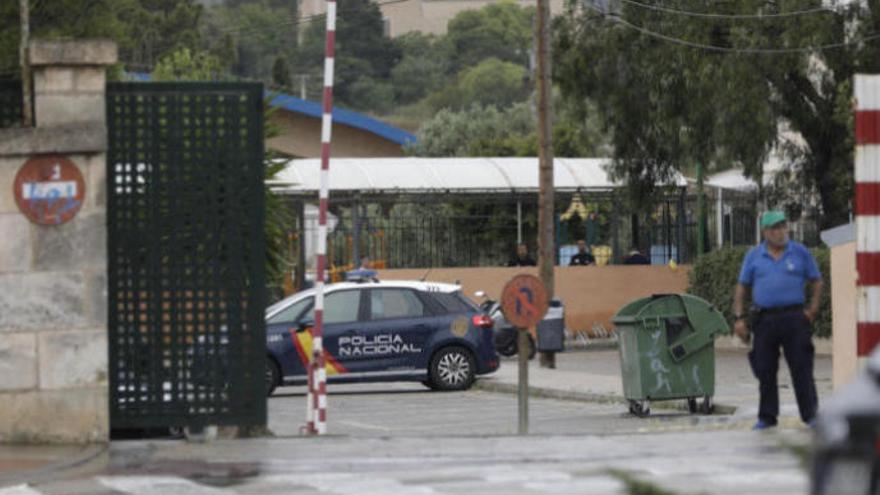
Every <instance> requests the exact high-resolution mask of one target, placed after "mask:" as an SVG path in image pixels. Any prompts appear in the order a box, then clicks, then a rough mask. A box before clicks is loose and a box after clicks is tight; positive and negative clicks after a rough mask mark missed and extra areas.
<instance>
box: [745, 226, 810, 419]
mask: <svg viewBox="0 0 880 495" xmlns="http://www.w3.org/2000/svg"><path fill="white" fill-rule="evenodd" d="M761 234H762V236H763V237H764V242H762V243H761V244H759V245H757V246H755V247H754V248H752V250H751V251H749V253H748V254H747V255H746V257H745V259H744V260H743V264H742V269H741V270H740V275H739V283H738V284H737V286H736V292H735V296H734V301H733V312H734V317H735V318H736V323H735V325H734V331H735V332H736V335H737V336H739V337H740V339H742V340H743V341H744V342H748V341H749V339H750V337H752V339H753V344H752V350H751V352H750V353H749V362H750V364H751V366H752V371H753V372H754V374H755V377H756V378H757V379H758V382H759V383H760V391H761V400H760V405H759V408H758V421H757V423H755V426H754V429H756V430H763V429H766V428H772V427H774V426H776V421H777V420H776V418H777V416H778V415H779V390H778V387H777V383H776V375H777V372H778V370H779V349H780V348H782V352H783V354H784V355H785V361H786V362H788V369H789V370H790V371H791V377H792V382H793V383H794V392H795V396H796V398H797V403H798V409H799V410H800V415H801V420H803V422H804V423H807V424H809V425H812V422H813V420H814V419H815V417H816V410H817V408H818V407H819V400H818V397H817V395H816V384H815V382H814V380H813V355H814V348H813V342H812V323H813V321H814V320H815V319H816V316H817V314H818V313H819V303H820V301H821V298H822V275H821V274H820V273H819V267H818V266H817V265H816V260H815V259H814V258H813V256H812V255H811V254H810V251H809V250H807V248H806V247H804V245H803V244H800V243H797V242H794V241H791V240H789V239H788V227H787V225H786V219H785V214H784V213H782V212H781V211H768V212H766V213H764V215H762V216H761ZM807 282H809V285H810V289H811V292H812V295H811V298H810V304H809V306H805V302H806V298H805V295H804V286H805V285H806V283H807ZM749 293H751V297H752V309H751V311H750V312H749V314H748V315H747V314H746V313H745V305H744V302H745V299H746V296H747V295H748V294H749ZM750 327H751V328H750ZM750 331H751V336H750Z"/></svg>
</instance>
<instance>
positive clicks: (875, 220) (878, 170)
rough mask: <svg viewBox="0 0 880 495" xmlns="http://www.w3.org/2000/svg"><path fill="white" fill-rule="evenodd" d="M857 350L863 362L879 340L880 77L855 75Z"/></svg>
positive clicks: (862, 362) (861, 362) (860, 360)
mask: <svg viewBox="0 0 880 495" xmlns="http://www.w3.org/2000/svg"><path fill="white" fill-rule="evenodd" d="M855 97H856V159H855V182H856V202H855V217H856V271H857V273H858V282H857V286H858V287H857V288H858V292H857V294H858V296H857V297H858V303H857V304H858V311H857V315H858V327H857V330H856V332H857V337H856V339H857V340H856V342H857V345H856V350H857V354H858V358H859V363H860V364H864V361H865V359H866V358H867V357H868V355H870V353H871V351H872V350H874V348H875V347H876V346H877V344H878V343H880V76H868V75H856V76H855Z"/></svg>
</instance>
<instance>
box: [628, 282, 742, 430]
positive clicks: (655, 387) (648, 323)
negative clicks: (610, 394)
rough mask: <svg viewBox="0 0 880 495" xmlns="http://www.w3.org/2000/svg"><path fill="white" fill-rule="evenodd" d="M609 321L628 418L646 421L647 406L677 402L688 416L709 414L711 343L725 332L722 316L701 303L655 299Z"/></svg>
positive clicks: (666, 297) (712, 374) (712, 378)
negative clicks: (615, 340)
mask: <svg viewBox="0 0 880 495" xmlns="http://www.w3.org/2000/svg"><path fill="white" fill-rule="evenodd" d="M611 321H612V322H613V323H614V325H615V326H616V327H617V332H618V336H619V341H620V345H619V350H620V367H621V376H622V378H623V395H624V397H625V398H626V400H627V402H629V409H630V412H631V413H633V414H635V415H637V416H647V415H648V414H650V413H651V401H664V400H680V399H686V400H687V402H688V409H689V410H690V411H691V413H696V412H698V411H699V412H702V413H704V414H710V413H711V412H712V410H713V405H712V397H713V396H714V395H715V352H714V350H715V337H716V335H718V334H719V333H722V332H725V331H727V329H728V326H727V322H726V321H725V320H724V316H723V315H722V314H721V312H719V311H718V310H716V309H715V308H714V307H712V305H710V304H709V303H708V302H706V301H704V300H703V299H700V298H699V297H695V296H691V295H688V294H659V295H654V296H651V297H646V298H643V299H638V300H636V301H633V302H631V303H630V304H628V305H626V306H624V307H623V308H622V309H621V310H620V311H618V312H617V314H616V315H614V317H613V318H612V319H611ZM700 398H702V399H703V400H702V403H701V404H699V407H698V403H697V399H700Z"/></svg>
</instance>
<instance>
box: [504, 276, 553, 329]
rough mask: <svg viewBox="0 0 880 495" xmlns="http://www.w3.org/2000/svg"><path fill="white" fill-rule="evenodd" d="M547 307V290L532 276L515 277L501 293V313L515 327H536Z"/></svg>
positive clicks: (539, 280)
mask: <svg viewBox="0 0 880 495" xmlns="http://www.w3.org/2000/svg"><path fill="white" fill-rule="evenodd" d="M549 306H550V301H549V298H548V297H547V289H546V288H545V287H544V284H543V283H542V282H541V279H539V278H538V277H535V276H534V275H517V276H515V277H513V278H512V279H510V281H509V282H507V284H506V285H505V286H504V290H502V291H501V312H502V313H504V318H505V319H506V320H507V321H508V322H510V324H511V325H513V326H515V327H519V328H533V327H536V326H537V325H538V322H540V321H541V318H544V314H545V313H546V312H547V308H548V307H549Z"/></svg>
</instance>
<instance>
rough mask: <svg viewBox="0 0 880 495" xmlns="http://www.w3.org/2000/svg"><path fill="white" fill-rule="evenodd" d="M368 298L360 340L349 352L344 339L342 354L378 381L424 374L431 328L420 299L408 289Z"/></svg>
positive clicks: (370, 292) (388, 290)
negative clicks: (425, 354) (382, 378)
mask: <svg viewBox="0 0 880 495" xmlns="http://www.w3.org/2000/svg"><path fill="white" fill-rule="evenodd" d="M365 296H366V302H367V304H366V309H367V314H366V320H365V321H364V322H362V324H361V325H360V332H359V333H360V338H359V339H357V341H356V342H355V341H352V342H351V344H352V345H351V346H350V348H349V349H345V348H344V344H343V342H345V340H344V339H342V338H341V339H340V353H341V354H345V355H346V356H350V358H351V359H352V363H355V362H356V363H357V364H358V368H360V369H362V370H364V371H368V372H370V374H371V375H375V377H376V378H381V377H386V378H388V379H395V378H406V377H407V376H409V375H415V374H420V373H424V372H425V367H424V366H423V365H422V361H423V354H424V352H426V351H425V343H426V342H427V341H428V338H429V336H430V334H431V326H430V322H429V321H428V320H429V318H426V314H427V313H426V308H425V305H424V303H423V302H422V300H421V299H420V298H419V296H418V295H417V294H416V293H415V291H413V290H411V289H406V288H373V289H369V290H368V291H366V294H365Z"/></svg>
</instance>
